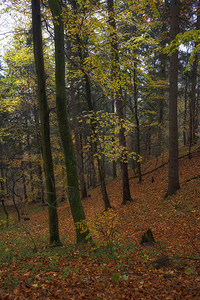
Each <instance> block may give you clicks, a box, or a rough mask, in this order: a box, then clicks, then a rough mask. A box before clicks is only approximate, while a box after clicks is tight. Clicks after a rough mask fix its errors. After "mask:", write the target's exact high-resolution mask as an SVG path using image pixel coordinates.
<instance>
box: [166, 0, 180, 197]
mask: <svg viewBox="0 0 200 300" xmlns="http://www.w3.org/2000/svg"><path fill="white" fill-rule="evenodd" d="M170 8H171V26H170V37H171V41H172V40H174V39H175V37H176V35H177V34H178V32H179V0H171V4H170ZM169 89H170V90H169V172H168V193H167V194H168V195H172V194H174V193H175V192H176V191H177V190H178V189H179V188H180V185H179V166H178V153H179V151H178V124H177V98H178V50H176V51H175V52H174V53H173V54H172V55H171V57H170V86H169Z"/></svg>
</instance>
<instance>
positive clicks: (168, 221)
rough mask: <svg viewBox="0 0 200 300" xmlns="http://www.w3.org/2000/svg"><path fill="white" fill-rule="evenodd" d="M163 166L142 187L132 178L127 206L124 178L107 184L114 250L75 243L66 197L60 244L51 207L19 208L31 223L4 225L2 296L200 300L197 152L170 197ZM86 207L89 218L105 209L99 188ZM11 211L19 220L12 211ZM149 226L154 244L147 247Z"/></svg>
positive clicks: (153, 164)
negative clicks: (51, 236)
mask: <svg viewBox="0 0 200 300" xmlns="http://www.w3.org/2000/svg"><path fill="white" fill-rule="evenodd" d="M159 163H160V164H161V163H162V162H161V161H160V162H158V161H156V160H152V161H151V162H149V163H148V164H146V165H144V166H143V172H149V173H147V174H146V175H145V176H143V181H142V182H141V183H139V184H138V180H137V178H133V177H134V176H133V174H132V175H131V176H132V179H131V180H130V184H131V194H132V197H133V198H134V199H135V200H136V201H135V202H132V203H131V202H130V203H127V205H125V206H122V205H121V203H122V190H121V180H120V178H117V179H116V180H114V181H110V182H109V183H108V185H107V188H108V193H109V197H110V202H111V205H112V206H113V209H114V211H115V214H117V217H118V230H119V236H120V240H119V241H117V245H116V244H115V245H112V247H110V248H109V247H107V248H106V247H105V246H104V247H103V246H99V247H96V248H95V247H92V246H89V245H86V246H83V245H82V246H80V247H78V246H74V242H75V230H74V226H73V220H72V217H71V213H70V208H69V205H68V203H67V202H63V203H61V204H60V206H59V208H58V213H59V228H60V235H61V237H62V242H63V246H62V247H58V248H52V249H51V248H48V247H46V245H47V244H48V213H47V208H46V207H41V206H39V205H38V204H37V205H36V204H31V205H27V206H25V205H24V206H22V207H21V211H23V212H24V213H25V214H26V215H28V217H29V218H30V221H27V222H24V221H22V222H23V223H21V225H20V223H16V222H13V224H10V226H9V227H8V228H4V229H3V230H1V241H0V245H1V248H2V251H1V257H0V259H1V269H0V287H1V289H0V293H1V294H0V295H1V299H200V260H199V258H200V250H199V249H200V247H199V246H200V224H199V220H200V201H199V200H200V188H199V186H200V178H198V176H197V175H198V174H199V170H200V152H199V151H198V149H197V151H195V152H194V153H193V154H192V159H189V158H188V157H187V156H185V157H183V158H182V159H180V183H181V189H180V190H179V191H177V193H176V194H175V195H173V196H170V197H167V198H165V199H164V195H165V193H166V190H167V171H168V169H167V164H165V165H163V167H162V168H157V166H158V165H159ZM155 168H157V169H156V170H155V171H153V170H154V169H155ZM131 176H130V177H131ZM152 176H153V178H154V180H153V182H152ZM192 178H193V179H192ZM190 179H192V180H190ZM83 206H84V209H85V213H86V216H87V217H88V218H90V219H95V218H96V215H97V214H101V213H102V212H103V210H104V206H103V200H102V197H101V192H100V188H99V187H97V188H96V189H94V190H92V191H91V197H89V198H87V199H84V200H83ZM10 214H11V215H13V220H14V218H15V213H14V211H13V208H10ZM148 228H151V230H152V232H153V234H154V238H155V241H156V242H155V243H154V245H151V246H148V245H147V246H142V245H140V241H141V237H142V234H143V233H144V232H145V231H146V230H147V229H148ZM25 229H26V230H25ZM29 233H30V234H31V236H30V235H29ZM32 239H33V240H34V242H35V244H36V246H37V250H38V251H37V252H33V250H32V249H33V248H34V244H33V242H32ZM162 257H167V258H169V261H170V264H169V265H164V267H163V266H158V265H157V264H156V263H155V261H156V260H158V259H159V258H161V259H162ZM158 261H159V260H158Z"/></svg>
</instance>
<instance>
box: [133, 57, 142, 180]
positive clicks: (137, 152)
mask: <svg viewBox="0 0 200 300" xmlns="http://www.w3.org/2000/svg"><path fill="white" fill-rule="evenodd" d="M136 68H137V66H136V63H134V79H133V80H134V103H135V122H136V140H137V141H136V160H137V168H138V177H139V182H142V172H141V164H140V161H139V159H140V124H139V117H138V92H137V74H136V70H137V69H136Z"/></svg>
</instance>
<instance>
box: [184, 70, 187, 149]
mask: <svg viewBox="0 0 200 300" xmlns="http://www.w3.org/2000/svg"><path fill="white" fill-rule="evenodd" d="M187 97H188V76H187V74H186V75H185V96H184V98H185V99H184V101H185V102H184V118H183V144H184V146H185V145H186V144H187V135H186V123H187Z"/></svg>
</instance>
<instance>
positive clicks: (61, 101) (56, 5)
mask: <svg viewBox="0 0 200 300" xmlns="http://www.w3.org/2000/svg"><path fill="white" fill-rule="evenodd" d="M48 3H49V7H50V9H51V13H52V16H53V21H54V33H55V68H56V76H55V81H56V110H57V117H58V126H59V131H60V135H61V140H62V145H63V149H64V156H65V163H66V170H67V183H68V199H69V203H70V207H71V211H72V217H73V220H74V223H75V224H76V223H77V222H81V221H84V220H85V213H84V210H83V206H82V203H81V199H80V194H79V184H78V174H77V166H76V158H75V151H74V145H73V140H72V135H71V131H70V127H69V122H68V115H67V107H66V92H65V51H64V24H63V20H62V7H61V3H60V2H59V1H58V0H48ZM88 234H89V232H88V231H86V232H82V231H81V229H80V228H79V227H77V226H76V239H77V243H80V242H87V239H86V238H87V236H88Z"/></svg>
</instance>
